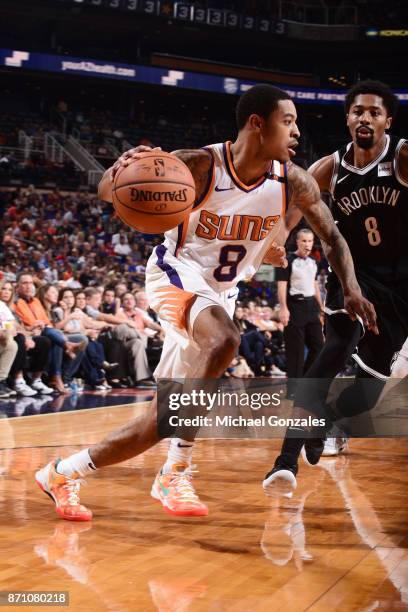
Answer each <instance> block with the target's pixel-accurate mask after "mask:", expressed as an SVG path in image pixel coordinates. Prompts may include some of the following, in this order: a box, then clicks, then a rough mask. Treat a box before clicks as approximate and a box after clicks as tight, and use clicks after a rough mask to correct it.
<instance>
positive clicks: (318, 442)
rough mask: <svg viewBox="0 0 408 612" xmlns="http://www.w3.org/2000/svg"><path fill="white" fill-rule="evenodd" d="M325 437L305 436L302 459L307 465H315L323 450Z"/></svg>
mask: <svg viewBox="0 0 408 612" xmlns="http://www.w3.org/2000/svg"><path fill="white" fill-rule="evenodd" d="M325 441H326V438H306V440H305V446H304V455H303V459H304V460H305V461H306V463H308V464H309V465H317V464H318V463H319V461H320V457H321V456H322V454H323V451H324V443H325Z"/></svg>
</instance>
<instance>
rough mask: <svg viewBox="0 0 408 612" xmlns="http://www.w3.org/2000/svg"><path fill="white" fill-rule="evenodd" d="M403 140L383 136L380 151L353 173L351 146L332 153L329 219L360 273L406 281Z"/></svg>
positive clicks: (407, 194)
mask: <svg viewBox="0 0 408 612" xmlns="http://www.w3.org/2000/svg"><path fill="white" fill-rule="evenodd" d="M405 142H407V141H405V140H399V139H398V138H396V137H394V136H388V135H387V136H386V144H385V147H384V149H383V151H382V152H381V153H380V154H379V155H378V157H377V158H376V159H374V160H373V161H372V162H371V163H369V164H368V165H367V166H365V167H363V168H356V167H355V166H353V165H352V162H353V149H352V147H353V145H352V143H349V144H348V145H346V146H344V147H342V148H341V149H339V150H338V151H336V152H335V153H334V159H335V164H334V169H333V175H332V180H331V184H330V192H331V195H332V197H333V200H334V201H333V205H332V213H333V216H334V219H335V221H336V222H337V224H338V228H339V230H340V232H341V233H342V234H343V236H344V237H345V239H346V241H347V243H348V245H349V247H350V251H351V254H352V256H353V260H354V265H355V267H356V270H358V268H363V269H367V270H370V271H373V268H375V271H376V273H379V274H380V275H381V272H384V273H385V274H386V275H388V274H392V275H393V276H395V275H396V276H397V277H399V278H408V183H407V182H405V181H404V180H403V178H402V177H401V175H400V173H399V169H398V158H399V151H400V149H401V147H402V145H403V144H405Z"/></svg>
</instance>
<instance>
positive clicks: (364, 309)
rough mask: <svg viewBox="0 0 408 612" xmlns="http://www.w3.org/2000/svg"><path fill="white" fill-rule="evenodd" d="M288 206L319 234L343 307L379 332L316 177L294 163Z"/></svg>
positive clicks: (290, 172) (348, 250)
mask: <svg viewBox="0 0 408 612" xmlns="http://www.w3.org/2000/svg"><path fill="white" fill-rule="evenodd" d="M288 183H289V192H290V206H295V207H296V208H298V209H299V210H300V212H301V213H302V214H303V215H304V217H305V219H306V221H307V222H308V224H309V225H310V227H311V229H312V230H313V231H314V232H315V234H316V235H317V236H318V237H319V238H320V240H321V243H322V246H323V250H324V252H325V255H326V257H327V259H328V261H329V263H330V265H331V267H332V268H333V270H334V272H335V273H336V275H337V277H338V278H339V280H340V282H341V285H342V287H343V293H344V307H345V308H346V310H347V312H348V313H349V315H350V317H351V318H352V319H355V318H356V316H357V315H359V316H360V317H361V318H362V320H363V322H364V325H365V326H367V327H368V328H369V329H371V330H373V331H374V332H375V333H378V329H377V326H376V314H375V310H374V306H373V305H372V304H371V302H369V301H368V300H366V299H365V298H364V297H363V295H362V293H361V289H360V286H359V284H358V282H357V279H356V275H355V272H354V264H353V259H352V257H351V253H350V249H349V247H348V245H347V242H346V241H345V239H344V237H343V236H342V235H341V234H340V232H339V230H338V228H337V226H336V224H335V223H334V219H333V217H332V214H331V212H330V210H329V209H328V207H327V206H326V204H325V203H324V202H322V200H321V199H320V190H319V186H318V184H317V182H316V181H315V179H314V178H313V177H312V176H311V175H310V174H308V173H307V172H305V171H304V170H303V169H302V168H300V167H299V166H296V165H295V164H292V163H289V164H288Z"/></svg>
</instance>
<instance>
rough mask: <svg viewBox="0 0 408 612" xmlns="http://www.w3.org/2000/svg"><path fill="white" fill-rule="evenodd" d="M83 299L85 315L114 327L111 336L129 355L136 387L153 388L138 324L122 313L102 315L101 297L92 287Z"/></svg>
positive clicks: (87, 290)
mask: <svg viewBox="0 0 408 612" xmlns="http://www.w3.org/2000/svg"><path fill="white" fill-rule="evenodd" d="M85 297H86V308H85V311H86V313H87V314H89V316H91V317H92V318H94V319H96V320H97V321H104V322H106V323H110V324H112V325H114V327H113V330H112V336H113V337H114V338H115V339H116V340H119V341H120V342H121V343H122V344H123V346H124V347H125V348H126V350H127V351H128V353H129V357H130V360H131V375H132V377H133V378H134V380H135V382H136V385H137V386H153V385H154V382H153V380H152V373H151V371H150V369H149V366H148V361H147V355H146V350H145V347H144V342H143V339H142V338H141V336H140V334H139V332H138V326H139V323H138V322H135V321H133V319H132V318H129V317H127V316H126V315H124V313H123V312H118V314H117V315H110V314H104V313H102V312H101V311H100V310H99V308H100V305H101V301H102V295H101V293H100V292H99V291H98V290H97V289H95V288H94V287H88V288H87V289H85ZM115 361H116V359H115ZM118 362H119V361H118ZM119 363H120V362H119Z"/></svg>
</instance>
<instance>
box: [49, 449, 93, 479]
mask: <svg viewBox="0 0 408 612" xmlns="http://www.w3.org/2000/svg"><path fill="white" fill-rule="evenodd" d="M95 470H96V467H95V466H94V464H93V462H92V459H91V457H90V455H89V448H86V449H85V450H82V451H79V453H75V454H74V455H71V456H70V457H67V458H66V459H62V460H61V461H60V462H59V464H58V465H57V472H58V474H64V476H68V478H70V477H71V476H72V475H73V474H75V473H76V474H78V476H80V477H81V478H83V477H84V476H86V475H87V474H91V472H94V471H95Z"/></svg>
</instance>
